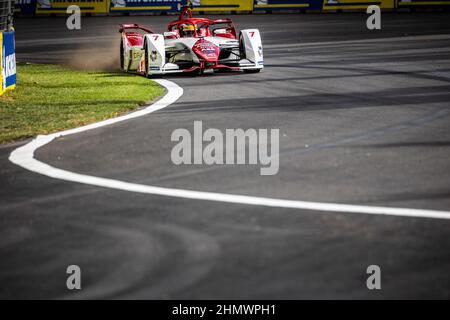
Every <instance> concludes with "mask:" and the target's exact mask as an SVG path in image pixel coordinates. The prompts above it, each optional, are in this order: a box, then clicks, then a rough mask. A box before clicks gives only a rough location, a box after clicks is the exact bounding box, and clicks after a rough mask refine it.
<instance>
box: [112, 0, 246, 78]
mask: <svg viewBox="0 0 450 320" xmlns="http://www.w3.org/2000/svg"><path fill="white" fill-rule="evenodd" d="M186 16H187V17H186ZM183 25H193V26H194V35H193V37H194V38H199V39H198V41H197V42H196V43H195V45H194V46H193V47H192V51H193V52H194V53H195V54H196V55H197V57H198V58H199V61H200V65H198V66H197V65H196V66H192V67H191V68H189V69H185V70H182V71H183V72H193V71H196V70H204V69H231V70H238V69H239V68H236V67H230V66H226V65H222V64H219V63H218V60H219V55H220V48H219V47H218V46H217V45H215V44H214V43H212V42H210V41H207V40H205V39H204V38H205V37H222V38H226V39H237V35H236V29H235V27H234V24H233V22H232V20H231V19H218V20H210V19H206V18H194V17H193V15H192V11H191V8H189V7H186V8H184V10H183V11H182V12H181V14H180V16H179V19H178V20H175V21H172V22H171V23H169V25H168V26H167V30H168V31H169V32H173V33H174V35H168V36H166V39H177V38H180V37H182V32H181V31H182V30H181V28H182V26H183ZM213 26H217V28H212V27H213ZM217 29H220V30H221V32H220V33H215V30H217ZM119 32H121V33H125V38H126V40H127V41H128V44H129V45H130V46H142V45H143V41H144V34H145V33H154V32H153V30H151V29H150V28H148V27H145V26H141V25H138V24H123V25H121V26H120V29H119ZM142 33H144V34H142Z"/></svg>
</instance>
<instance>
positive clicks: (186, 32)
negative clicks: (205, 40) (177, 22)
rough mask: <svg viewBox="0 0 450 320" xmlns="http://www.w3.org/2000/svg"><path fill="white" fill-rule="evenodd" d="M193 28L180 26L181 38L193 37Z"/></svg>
mask: <svg viewBox="0 0 450 320" xmlns="http://www.w3.org/2000/svg"><path fill="white" fill-rule="evenodd" d="M194 30H195V29H194V26H193V25H192V24H183V25H182V26H181V35H182V36H183V37H193V36H194V33H195V32H194Z"/></svg>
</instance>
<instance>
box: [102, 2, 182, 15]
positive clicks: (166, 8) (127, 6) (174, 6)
mask: <svg viewBox="0 0 450 320" xmlns="http://www.w3.org/2000/svg"><path fill="white" fill-rule="evenodd" d="M185 3H186V1H185V0H111V4H110V8H109V12H133V11H136V12H148V11H162V12H178V11H179V10H180V6H181V5H183V4H185Z"/></svg>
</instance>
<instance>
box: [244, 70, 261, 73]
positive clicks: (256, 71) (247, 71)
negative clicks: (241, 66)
mask: <svg viewBox="0 0 450 320" xmlns="http://www.w3.org/2000/svg"><path fill="white" fill-rule="evenodd" d="M260 71H261V69H247V70H244V72H245V73H259V72H260Z"/></svg>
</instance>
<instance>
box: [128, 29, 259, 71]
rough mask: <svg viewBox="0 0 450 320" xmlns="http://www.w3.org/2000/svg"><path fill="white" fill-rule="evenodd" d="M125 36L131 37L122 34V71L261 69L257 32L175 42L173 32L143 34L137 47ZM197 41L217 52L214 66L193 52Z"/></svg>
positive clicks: (192, 38) (243, 32) (178, 39)
mask: <svg viewBox="0 0 450 320" xmlns="http://www.w3.org/2000/svg"><path fill="white" fill-rule="evenodd" d="M219 34H220V32H219ZM132 36H133V35H131V37H132ZM127 37H130V35H125V34H124V35H123V40H122V41H123V42H122V43H123V44H122V48H121V51H122V52H121V54H123V63H122V68H123V69H124V70H125V71H137V72H139V73H143V74H145V75H146V76H150V75H161V74H167V73H179V72H193V71H200V72H203V71H205V70H210V71H214V70H217V69H230V70H244V71H248V72H258V71H260V70H262V69H263V68H264V58H263V49H262V42H261V36H260V33H259V30H258V29H247V30H242V31H241V32H240V35H239V39H230V38H226V37H220V36H209V37H203V38H198V37H190V38H189V37H185V38H178V37H177V38H175V39H174V38H173V37H174V33H172V32H166V33H165V34H156V33H147V34H145V35H144V38H143V43H142V45H137V46H136V45H135V46H132V45H130V42H131V41H130V42H129V41H128V40H127ZM199 40H200V42H202V43H205V41H207V42H208V43H211V44H213V45H214V46H217V47H218V48H219V49H220V55H219V58H218V59H217V61H216V63H211V62H206V63H205V61H204V59H202V58H200V57H199V55H198V54H196V53H195V52H194V46H195V45H196V44H197V43H198V42H199ZM205 45H206V46H208V44H207V43H205ZM207 49H208V48H206V49H205V50H207ZM210 49H212V47H211V48H210ZM202 60H203V62H202ZM199 66H202V67H199Z"/></svg>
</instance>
